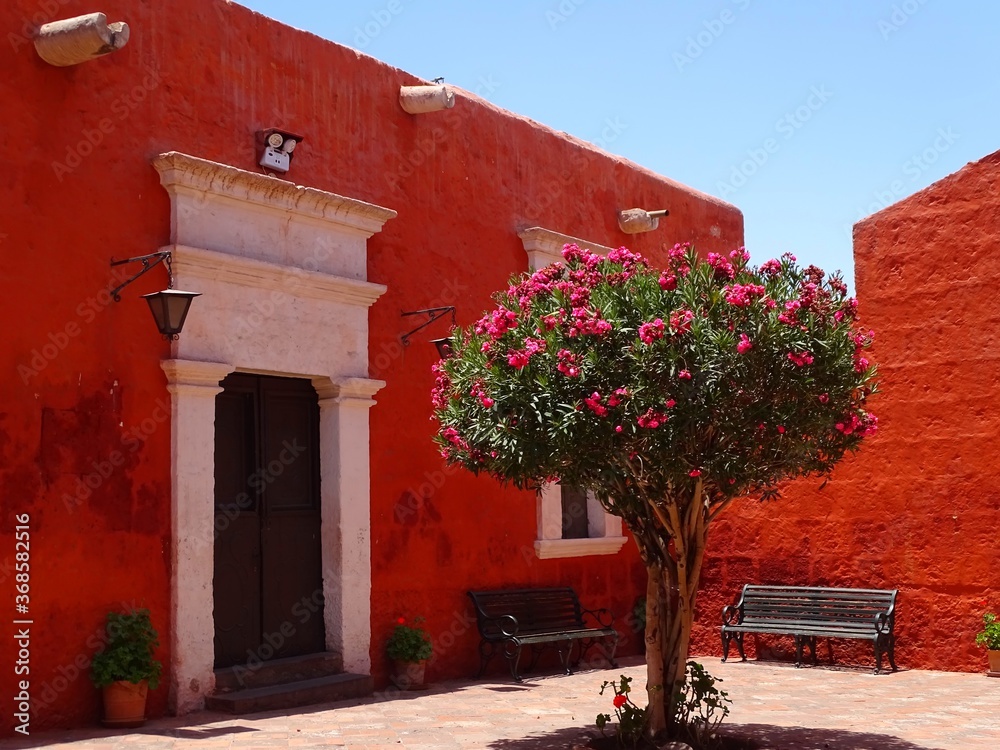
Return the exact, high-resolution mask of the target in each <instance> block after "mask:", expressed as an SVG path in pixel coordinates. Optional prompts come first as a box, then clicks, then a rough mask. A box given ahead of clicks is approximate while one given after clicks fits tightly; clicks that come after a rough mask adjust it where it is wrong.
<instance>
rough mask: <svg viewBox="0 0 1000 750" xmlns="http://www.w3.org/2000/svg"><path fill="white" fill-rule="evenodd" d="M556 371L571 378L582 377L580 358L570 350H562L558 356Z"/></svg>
mask: <svg viewBox="0 0 1000 750" xmlns="http://www.w3.org/2000/svg"><path fill="white" fill-rule="evenodd" d="M556 359H557V360H558V363H557V364H556V369H557V370H559V372H561V373H562V374H563V375H565V376H566V377H570V378H577V377H580V358H579V357H578V356H577V355H575V354H573V352H571V351H570V350H569V349H560V350H559V352H558V353H557V354H556Z"/></svg>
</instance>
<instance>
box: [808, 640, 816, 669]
mask: <svg viewBox="0 0 1000 750" xmlns="http://www.w3.org/2000/svg"><path fill="white" fill-rule="evenodd" d="M809 651H810V652H811V653H812V658H813V666H814V667H815V666H816V664H817V662H816V636H812V637H811V638H810V639H809Z"/></svg>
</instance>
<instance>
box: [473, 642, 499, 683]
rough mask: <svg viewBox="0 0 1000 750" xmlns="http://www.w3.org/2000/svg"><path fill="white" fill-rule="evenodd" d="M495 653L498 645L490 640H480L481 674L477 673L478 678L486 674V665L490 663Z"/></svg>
mask: <svg viewBox="0 0 1000 750" xmlns="http://www.w3.org/2000/svg"><path fill="white" fill-rule="evenodd" d="M487 646H489V651H488V652H487V649H486V647H487ZM494 654H496V646H495V645H494V644H492V643H490V642H488V641H480V642H479V674H477V675H476V679H479V678H480V677H482V676H483V675H484V674H486V667H487V666H488V665H489V663H490V660H491V659H492V658H493V656H494Z"/></svg>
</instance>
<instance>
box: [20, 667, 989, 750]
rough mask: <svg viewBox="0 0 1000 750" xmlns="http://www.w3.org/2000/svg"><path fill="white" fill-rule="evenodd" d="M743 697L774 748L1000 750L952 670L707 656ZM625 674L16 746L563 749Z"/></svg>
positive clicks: (187, 720) (742, 720) (733, 694)
mask: <svg viewBox="0 0 1000 750" xmlns="http://www.w3.org/2000/svg"><path fill="white" fill-rule="evenodd" d="M702 661H703V663H704V664H705V666H706V668H707V669H708V670H709V672H711V673H712V674H713V675H715V676H716V677H720V678H722V680H723V684H722V685H721V687H722V689H724V690H726V691H727V692H728V693H729V696H730V698H731V699H732V700H733V706H732V714H731V715H730V717H729V719H728V720H727V722H726V724H725V725H724V726H725V727H726V730H725V731H727V732H729V733H733V734H742V735H744V736H750V737H753V738H755V739H757V740H759V741H760V742H762V743H763V744H764V747H765V748H767V749H768V750H812V749H813V748H816V750H868V749H869V748H872V749H874V748H878V750H1000V726H998V725H997V724H998V722H1000V719H998V718H997V716H996V714H995V706H997V705H998V704H1000V680H990V679H987V678H986V677H985V676H983V675H976V674H962V673H950V672H927V671H918V670H911V671H900V672H897V673H895V674H885V675H872V674H871V673H870V672H869V671H868V670H860V669H849V668H840V667H832V666H829V665H820V666H817V667H806V668H803V669H795V668H794V667H792V666H791V665H786V664H777V663H769V662H746V663H744V662H728V663H726V664H722V663H720V662H719V660H718V659H716V658H706V659H704V660H702ZM621 673H624V674H626V675H628V676H630V677H632V678H633V679H635V684H636V685H642V684H643V680H644V676H645V670H644V668H643V666H642V664H641V663H640V662H638V661H637V660H635V659H631V660H624V661H623V666H622V667H621V668H619V669H616V670H600V671H598V670H594V671H586V672H580V673H577V674H575V675H571V676H565V675H562V674H558V675H557V674H553V675H544V676H540V677H537V678H535V679H533V680H531V681H530V682H526V683H524V684H523V685H514V684H512V683H509V682H504V681H502V680H501V681H496V682H473V681H454V682H446V683H441V684H439V685H435V686H433V687H432V689H431V690H428V691H423V692H420V693H409V694H398V693H397V694H395V697H391V696H390V695H389V693H388V692H386V693H383V694H381V695H377V696H374V697H372V698H369V699H364V700H359V699H354V700H351V701H345V702H342V703H335V704H326V705H323V706H318V707H311V708H306V709H297V711H298V713H294V712H268V713H262V714H255V715H252V716H243V717H235V718H234V717H232V716H227V715H224V714H214V713H209V712H203V713H197V714H191V715H188V716H183V717H169V718H164V719H158V720H155V721H151V722H149V723H148V724H147V725H146V726H145V727H143V728H142V729H139V730H134V731H132V732H117V733H115V732H106V731H101V730H94V729H86V730H80V731H70V732H66V731H60V732H51V733H46V734H37V735H32V737H31V738H30V739H29V740H28V741H24V742H21V741H18V740H11V741H9V742H5V743H3V744H4V746H5V747H10V748H11V750H16V749H17V748H28V747H41V746H44V747H52V748H67V749H70V748H71V749H72V750H106V749H107V750H111V749H112V748H138V749H140V750H216V749H217V748H218V749H221V748H227V750H241V749H244V748H245V749H246V750H256V749H257V748H352V749H353V750H388V749H390V748H391V749H392V750H400V749H401V748H405V749H406V750H490V749H492V750H557V749H558V748H569V747H571V746H572V745H573V744H574V743H577V742H582V741H585V739H586V737H587V736H588V735H589V733H592V732H595V731H596V730H595V729H594V727H593V721H594V717H595V716H596V715H597V714H598V713H599V712H600V713H603V712H610V710H611V706H610V703H611V702H610V700H609V699H608V696H607V695H605V696H603V697H602V696H599V695H598V691H599V689H600V685H601V683H602V682H603V681H604V680H606V679H609V678H611V677H617V675H618V674H621Z"/></svg>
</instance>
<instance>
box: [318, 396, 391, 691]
mask: <svg viewBox="0 0 1000 750" xmlns="http://www.w3.org/2000/svg"><path fill="white" fill-rule="evenodd" d="M313 385H314V386H315V388H316V391H317V393H318V394H319V397H320V401H319V409H320V412H319V430H320V438H319V439H320V445H322V446H323V454H322V456H321V458H320V486H321V487H322V488H323V489H322V493H323V494H322V500H321V502H322V508H323V522H322V528H321V532H320V533H321V538H322V543H323V596H324V600H325V604H324V617H325V622H326V639H327V643H326V647H327V649H328V650H330V651H337V652H339V653H341V654H342V655H343V658H344V669H345V670H346V671H348V672H354V673H356V674H369V673H370V672H371V586H372V577H371V492H370V489H371V485H370V478H369V425H368V410H369V409H370V408H371V407H372V406H374V405H375V402H374V401H373V400H372V396H374V395H375V393H376V392H378V390H379V389H381V388H383V387H384V386H385V382H384V381H381V380H368V379H367V378H343V379H340V380H336V381H331V380H330V379H328V378H318V379H314V380H313Z"/></svg>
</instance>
